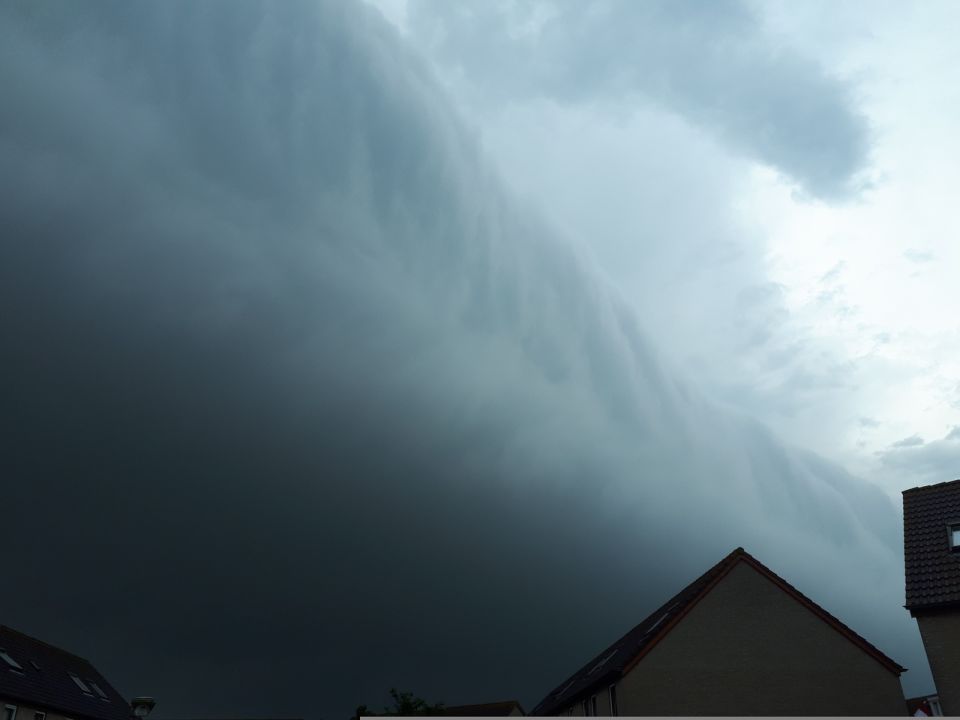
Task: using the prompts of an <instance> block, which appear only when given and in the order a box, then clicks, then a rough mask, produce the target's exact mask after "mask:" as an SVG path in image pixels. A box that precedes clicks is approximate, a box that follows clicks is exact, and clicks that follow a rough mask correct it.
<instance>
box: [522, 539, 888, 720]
mask: <svg viewBox="0 0 960 720" xmlns="http://www.w3.org/2000/svg"><path fill="white" fill-rule="evenodd" d="M738 562H746V563H748V564H749V565H750V566H752V567H753V568H755V569H756V570H757V571H759V572H760V573H761V574H763V575H765V576H766V577H767V578H769V579H770V580H771V581H773V582H774V583H775V584H776V585H778V586H779V587H780V588H781V589H783V590H784V591H785V592H787V593H788V594H790V595H792V596H793V597H794V598H795V599H796V600H797V601H798V602H800V603H801V604H802V605H804V606H805V607H806V608H807V609H808V610H810V611H811V612H813V613H814V614H815V615H817V616H818V617H820V618H821V619H822V620H823V621H824V622H826V623H827V624H829V625H831V626H832V627H833V628H834V629H835V630H837V631H838V632H839V633H840V634H841V635H843V636H844V637H846V638H847V639H848V640H850V641H851V642H853V643H854V644H855V645H857V646H858V647H860V648H861V649H862V650H864V651H865V652H866V653H868V654H869V655H872V656H873V657H874V658H875V659H876V660H877V661H879V662H880V663H881V664H882V665H883V666H884V667H886V668H887V669H888V670H890V671H891V672H893V673H896V674H898V675H899V674H900V673H902V672H904V671H905V668H903V667H901V666H900V665H899V664H898V663H896V662H894V661H893V660H891V659H890V658H889V657H887V656H886V655H884V654H883V653H882V652H881V651H880V650H878V649H877V648H876V647H874V646H873V645H871V644H870V643H869V642H867V641H866V640H865V639H864V638H862V637H861V636H860V635H858V634H857V633H856V632H854V631H853V630H851V629H850V628H848V627H847V626H846V625H844V624H843V623H842V622H840V620H838V619H837V618H835V617H834V616H833V615H831V614H830V613H828V612H827V611H826V610H824V609H823V608H822V607H820V606H819V605H817V604H816V603H815V602H813V601H812V600H810V599H809V598H808V597H807V596H806V595H804V594H803V593H801V592H800V591H799V590H797V589H796V588H795V587H793V586H792V585H791V584H790V583H788V582H787V581H786V580H784V579H783V578H781V577H780V576H779V575H777V574H776V573H774V572H773V571H772V570H770V569H769V568H768V567H766V566H765V565H764V564H763V563H761V562H760V561H759V560H757V559H756V558H754V557H753V556H752V555H750V554H749V553H747V552H746V551H745V550H744V549H743V548H737V549H736V550H734V551H733V552H731V553H730V554H729V555H727V556H726V557H725V558H723V560H721V561H720V562H718V563H717V564H716V565H714V566H713V567H712V568H710V569H709V570H707V571H706V572H705V573H704V574H703V575H701V576H700V577H698V578H697V579H696V580H694V581H693V582H692V583H690V584H689V585H687V586H686V587H685V588H684V589H683V590H681V591H680V592H678V593H677V594H676V595H674V596H673V597H672V598H670V599H669V600H667V602H665V603H664V604H663V605H661V606H660V607H659V608H657V609H656V610H655V611H653V612H652V613H651V614H650V615H648V616H647V617H646V618H645V619H644V620H643V622H641V623H640V624H639V625H637V626H636V627H634V628H633V629H632V630H630V631H629V632H628V633H627V634H626V635H624V636H623V637H621V638H620V639H619V640H617V641H616V642H615V643H613V644H612V645H611V646H610V647H608V648H607V649H606V650H604V651H603V652H601V653H600V654H599V655H597V656H596V657H594V658H593V659H592V660H590V662H588V663H587V664H586V665H584V666H583V667H582V668H580V669H579V670H577V672H575V673H574V674H573V675H572V676H570V677H569V678H567V680H565V681H564V682H563V683H561V684H560V685H558V686H557V687H556V688H554V689H553V690H552V691H551V692H550V694H549V695H547V697H545V698H544V699H543V700H541V701H540V703H539V704H538V705H537V706H536V707H535V708H534V709H533V711H532V712H531V713H530V714H531V715H554V714H556V713H557V712H558V711H559V710H560V709H561V708H563V707H566V706H568V705H570V704H571V703H574V702H578V701H580V700H582V699H583V698H585V697H587V696H588V695H590V694H592V693H593V692H594V691H596V689H598V688H601V687H603V686H605V685H606V684H607V683H610V682H614V681H616V680H617V679H618V678H620V677H622V676H623V675H624V674H626V673H627V672H628V671H629V670H630V669H631V668H632V667H633V666H634V665H636V664H637V663H638V662H639V661H640V660H641V659H642V658H643V656H644V655H646V653H647V652H649V651H650V650H651V649H653V646H654V645H656V644H657V642H659V641H660V640H661V639H662V638H663V637H665V636H666V635H667V633H669V632H670V630H671V629H672V628H673V627H674V626H675V625H676V624H677V623H678V622H680V621H681V619H682V618H683V616H684V615H686V613H687V612H688V611H689V610H690V609H692V608H693V606H694V605H695V604H696V603H697V602H698V601H699V600H700V599H701V598H702V597H704V596H705V595H706V594H707V593H708V592H710V590H711V589H712V588H713V586H714V585H715V584H716V583H718V582H719V581H720V579H721V578H723V576H724V575H726V574H727V573H728V572H729V571H730V570H731V569H732V568H733V567H734V565H736V564H737V563H738Z"/></svg>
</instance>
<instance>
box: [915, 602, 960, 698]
mask: <svg viewBox="0 0 960 720" xmlns="http://www.w3.org/2000/svg"><path fill="white" fill-rule="evenodd" d="M917 624H918V625H919V626H920V637H922V638H923V647H924V649H925V650H926V651H927V660H929V662H930V671H931V672H932V673H933V682H934V683H936V686H937V694H938V695H939V696H940V707H941V708H942V709H943V714H944V715H960V610H954V611H950V612H941V613H936V614H929V615H922V616H919V617H917Z"/></svg>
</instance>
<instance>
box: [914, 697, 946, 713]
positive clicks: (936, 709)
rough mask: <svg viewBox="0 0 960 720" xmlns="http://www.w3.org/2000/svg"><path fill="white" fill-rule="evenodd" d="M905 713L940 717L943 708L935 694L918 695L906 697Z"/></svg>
mask: <svg viewBox="0 0 960 720" xmlns="http://www.w3.org/2000/svg"><path fill="white" fill-rule="evenodd" d="M907 715H909V716H910V717H940V716H942V715H943V710H942V709H941V707H940V698H939V697H937V696H936V695H920V696H918V697H913V698H907Z"/></svg>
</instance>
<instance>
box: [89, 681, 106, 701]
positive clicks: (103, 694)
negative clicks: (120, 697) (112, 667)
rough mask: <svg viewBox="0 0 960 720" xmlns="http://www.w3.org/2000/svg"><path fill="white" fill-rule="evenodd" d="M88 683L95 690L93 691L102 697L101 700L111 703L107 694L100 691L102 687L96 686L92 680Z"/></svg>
mask: <svg viewBox="0 0 960 720" xmlns="http://www.w3.org/2000/svg"><path fill="white" fill-rule="evenodd" d="M88 682H89V684H90V687H92V688H93V691H94V692H95V693H96V694H97V695H99V696H100V699H101V700H106V701H107V702H109V698H108V697H107V694H106V693H105V692H104V691H103V690H101V689H100V686H99V685H97V684H96V683H95V682H93V681H92V680H90V681H88Z"/></svg>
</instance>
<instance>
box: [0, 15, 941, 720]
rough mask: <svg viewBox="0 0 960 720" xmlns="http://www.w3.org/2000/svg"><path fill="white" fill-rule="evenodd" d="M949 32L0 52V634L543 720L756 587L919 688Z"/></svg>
mask: <svg viewBox="0 0 960 720" xmlns="http://www.w3.org/2000/svg"><path fill="white" fill-rule="evenodd" d="M958 15H960V7H958V6H957V5H956V4H950V3H943V4H937V3H933V2H929V3H925V4H923V5H918V6H914V7H905V6H903V5H902V4H897V3H881V2H870V3H869V4H868V3H852V2H850V3H841V4H837V3H833V2H830V3H826V2H824V3H819V2H807V3H802V4H799V3H790V2H764V3H758V4H755V3H749V2H732V1H731V2H711V3H699V2H673V1H671V2H654V1H653V0H649V1H645V2H632V1H624V2H613V1H610V2H594V3H591V4H589V5H586V4H583V3H575V2H547V1H546V0H542V1H529V2H522V3H520V2H510V1H509V0H498V1H497V2H466V1H465V2H459V3H454V2H448V1H447V0H406V1H404V0H377V1H376V2H373V3H371V4H367V3H361V2H354V3H344V2H340V1H339V0H329V1H327V0H323V1H320V0H313V1H310V2H308V1H306V0H304V1H301V2H287V3H259V2H249V1H246V0H243V1H240V0H238V1H236V2H229V3H227V2H221V3H215V2H206V3H203V2H201V3H187V2H177V1H174V2H166V3H152V4H146V3H126V2H119V1H115V2H97V3H79V2H72V1H71V2H67V1H66V0H64V2H55V1H54V0H45V1H44V2H43V3H35V2H26V1H24V2H15V1H12V0H11V1H9V2H6V3H2V4H0V16H2V17H0V87H2V88H3V93H4V98H3V102H2V103H0V197H2V202H0V226H2V227H3V228H4V230H3V234H2V238H0V326H2V327H3V329H4V342H3V344H2V345H0V369H2V372H0V397H3V398H4V401H3V403H2V405H0V408H2V409H0V431H2V435H0V437H2V442H3V444H4V447H3V453H2V458H3V460H2V462H3V477H4V483H5V496H4V501H5V502H4V505H5V506H6V507H7V508H8V509H12V512H11V513H9V514H8V515H7V516H6V518H5V521H4V522H3V523H2V524H0V537H2V540H3V543H2V544H3V547H4V548H6V553H5V555H4V560H5V562H4V567H5V577H4V585H5V587H8V588H16V589H17V591H16V592H10V593H8V594H7V596H6V597H5V605H4V613H5V614H4V617H3V618H2V619H0V621H2V622H4V623H5V624H9V625H11V626H13V627H16V628H18V629H21V630H23V631H25V632H28V633H32V634H35V635H37V636H39V637H41V638H43V639H45V640H48V641H49V642H53V643H55V644H58V645H62V646H64V647H66V648H67V649H70V650H72V651H74V652H76V653H78V654H80V655H84V656H86V657H88V658H89V659H91V660H92V661H93V662H94V663H95V664H96V665H97V666H98V667H99V668H100V670H101V671H102V672H103V673H104V674H105V675H106V676H107V677H108V678H109V679H110V680H111V681H112V682H114V683H115V684H116V685H117V687H118V689H119V690H120V691H121V692H122V693H124V694H125V695H127V696H133V695H138V694H152V695H154V696H155V697H156V698H157V700H158V702H159V705H158V709H157V711H156V713H157V715H158V716H161V717H165V718H174V717H190V716H192V717H218V716H220V717H226V716H241V717H250V716H264V717H266V716H274V717H277V716H285V717H290V716H294V717H303V718H307V719H308V720H314V719H318V720H319V718H328V719H329V718H340V719H343V718H346V717H347V716H348V715H349V714H350V713H351V712H352V711H353V709H354V708H355V707H356V706H357V705H358V704H360V703H367V704H369V705H371V706H372V707H379V706H380V705H382V704H385V703H386V702H387V700H388V696H387V690H388V689H389V688H390V687H392V686H395V687H398V688H400V689H405V690H411V691H413V692H415V693H417V694H419V695H422V696H424V697H426V698H428V699H429V700H432V701H444V702H446V703H448V704H459V703H473V702H484V701H492V700H500V699H506V698H516V699H518V700H520V701H521V702H522V703H523V704H524V706H525V707H526V708H527V709H530V708H532V707H533V705H535V704H536V702H537V701H539V700H540V699H541V698H542V697H543V695H544V694H545V693H546V692H548V691H549V690H550V689H551V688H552V687H554V686H556V685H557V684H558V683H559V682H560V681H561V680H562V679H563V677H565V676H566V675H568V674H570V673H571V672H572V671H574V670H575V669H576V668H577V667H579V666H580V665H582V664H583V662H585V661H586V660H587V659H588V658H589V657H590V656H592V655H593V654H595V653H596V652H598V651H599V650H601V649H602V648H603V647H604V646H605V645H606V644H608V643H609V642H610V641H612V640H613V639H615V638H616V637H618V636H619V635H620V634H622V633H623V632H624V631H626V630H627V629H629V627H631V626H632V625H633V624H635V623H636V622H638V621H639V620H640V619H642V618H643V617H644V616H645V615H646V614H647V613H648V612H650V611H651V610H653V609H654V608H655V607H656V606H658V605H659V604H660V603H662V602H663V600H664V599H666V598H667V597H669V596H670V595H672V594H673V593H675V592H676V591H677V590H678V589H679V588H680V587H682V586H683V585H684V584H686V583H687V582H689V581H690V580H692V579H693V578H694V577H696V576H697V575H699V574H700V573H701V572H703V570H705V569H706V568H707V567H709V566H710V565H712V564H713V563H715V562H716V561H717V560H719V559H720V558H721V557H722V556H724V555H725V554H727V553H728V552H729V551H730V550H732V549H733V548H734V547H736V546H743V547H745V548H746V549H747V551H749V552H751V553H752V554H754V555H755V556H756V557H757V558H758V559H759V560H760V561H762V562H764V563H765V564H767V565H768V566H770V567H771V568H772V569H773V570H774V571H776V572H778V573H779V574H781V575H783V576H784V577H785V578H786V579H787V580H788V581H790V582H791V583H793V584H794V585H796V586H797V587H798V588H799V589H800V590H801V591H802V592H804V593H805V594H807V595H808V596H810V597H811V598H813V599H814V600H815V601H817V602H819V603H821V604H822V605H824V606H825V607H826V608H827V609H828V610H829V611H830V612H832V613H834V614H835V615H837V616H838V617H840V618H841V619H842V620H844V621H845V622H847V623H848V624H850V625H851V626H852V627H853V628H854V629H855V630H857V631H858V632H860V633H861V634H863V635H864V636H865V637H866V638H867V639H868V640H870V641H871V642H873V643H874V644H875V645H877V646H879V647H880V648H881V649H882V650H883V651H884V652H886V653H887V654H889V655H891V656H892V657H893V658H894V659H895V660H897V661H898V662H900V663H901V664H903V665H905V666H907V667H908V668H910V671H909V672H908V673H907V674H906V675H905V676H904V686H905V689H906V691H907V693H908V695H910V694H919V693H922V692H927V691H930V690H932V683H931V681H930V676H929V671H928V669H927V667H926V661H925V659H924V656H923V650H922V646H921V643H920V639H919V635H918V633H917V630H916V625H915V623H914V621H912V620H910V618H909V616H908V614H907V613H906V611H905V610H903V608H902V605H903V558H902V532H901V516H900V499H899V493H900V491H901V490H903V489H905V488H908V487H913V486H916V485H922V484H927V483H931V482H939V481H943V480H948V479H953V478H954V477H955V476H956V469H955V468H956V466H957V465H958V464H960V366H958V365H960V361H957V360H956V359H955V358H956V357H958V352H957V351H958V350H960V334H958V329H957V321H956V313H955V311H954V308H956V307H957V306H958V304H960V286H958V285H957V283H956V282H954V279H953V277H952V273H951V270H952V269H954V268H956V267H957V266H958V264H960V249H958V248H957V245H956V243H955V242H953V238H952V234H953V233H954V232H955V230H956V229H957V228H956V225H957V220H956V216H955V213H954V212H953V208H952V204H951V202H950V201H951V199H952V193H951V189H952V188H953V187H955V186H956V184H957V181H958V180H960V178H957V177H956V175H957V173H960V170H958V169H957V168H958V167H960V165H958V163H956V162H954V158H955V155H956V139H955V132H953V130H952V129H953V128H954V127H955V126H956V120H957V115H958V113H960V93H958V92H957V90H956V89H955V82H954V81H953V79H952V73H951V69H952V68H955V67H956V65H957V62H958V60H960V57H957V56H958V55H960V50H957V49H956V47H955V43H953V42H952V38H951V35H950V28H952V27H955V26H956V22H957V21H958V20H960V17H958Z"/></svg>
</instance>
